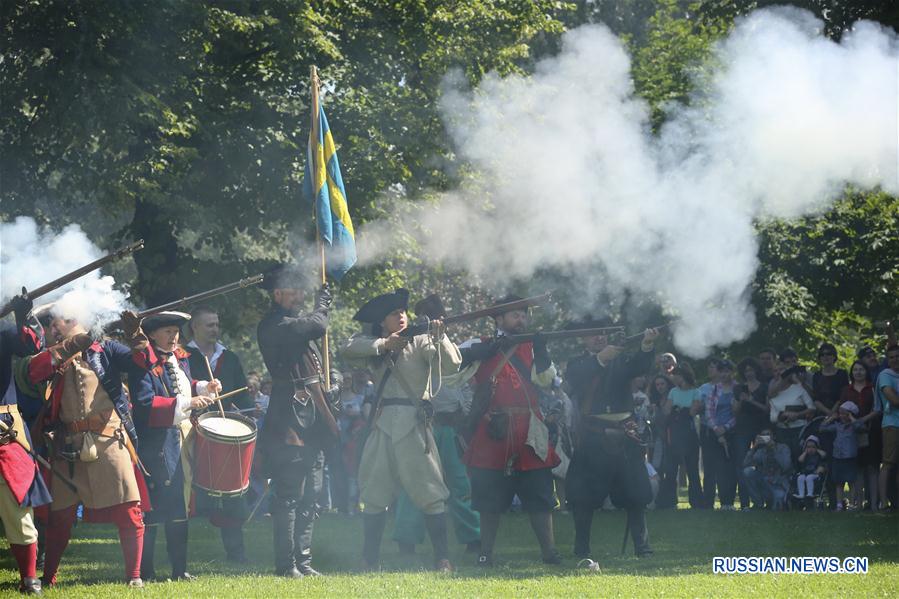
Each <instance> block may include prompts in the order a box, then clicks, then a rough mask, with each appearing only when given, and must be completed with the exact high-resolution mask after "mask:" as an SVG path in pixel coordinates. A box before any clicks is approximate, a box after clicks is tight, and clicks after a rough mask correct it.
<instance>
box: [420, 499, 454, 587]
mask: <svg viewBox="0 0 899 599" xmlns="http://www.w3.org/2000/svg"><path fill="white" fill-rule="evenodd" d="M425 528H426V529H427V530H428V536H429V537H431V545H433V546H434V568H435V569H436V570H438V571H440V572H452V570H453V566H452V564H450V561H449V540H448V538H447V533H446V512H444V513H442V514H425Z"/></svg>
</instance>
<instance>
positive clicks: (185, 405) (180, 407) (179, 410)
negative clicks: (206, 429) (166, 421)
mask: <svg viewBox="0 0 899 599" xmlns="http://www.w3.org/2000/svg"><path fill="white" fill-rule="evenodd" d="M175 400H176V403H175V417H174V418H173V419H172V424H173V425H177V424H178V423H180V422H181V421H182V420H187V419H188V418H189V417H190V396H188V395H182V394H180V393H179V394H178V395H176V396H175Z"/></svg>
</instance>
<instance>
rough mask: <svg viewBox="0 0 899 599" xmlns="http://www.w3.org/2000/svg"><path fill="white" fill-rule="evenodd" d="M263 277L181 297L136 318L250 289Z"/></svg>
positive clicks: (254, 277)
mask: <svg viewBox="0 0 899 599" xmlns="http://www.w3.org/2000/svg"><path fill="white" fill-rule="evenodd" d="M264 278H265V277H264V276H263V275H261V274H260V275H254V276H252V277H247V278H245V279H241V280H239V281H235V282H233V283H229V284H228V285H222V286H221V287H216V288H215V289H210V290H208V291H203V292H201V293H197V294H195V295H189V296H187V297H182V298H181V299H178V300H175V301H173V302H169V303H167V304H162V305H160V306H156V307H155V308H149V309H147V310H142V311H140V312H138V314H137V316H138V317H139V318H145V317H147V316H152V315H154V314H159V313H160V312H165V311H166V310H171V309H173V308H180V307H182V306H186V305H188V304H192V303H194V302H200V301H203V300H205V299H209V298H212V297H216V296H219V295H224V294H226V293H230V292H232V291H237V290H238V289H244V288H245V287H252V286H253V285H258V284H259V283H261V282H262V280H263V279H264Z"/></svg>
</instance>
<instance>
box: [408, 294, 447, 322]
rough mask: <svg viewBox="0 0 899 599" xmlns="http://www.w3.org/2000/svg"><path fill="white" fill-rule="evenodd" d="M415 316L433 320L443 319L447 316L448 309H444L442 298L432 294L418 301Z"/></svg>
mask: <svg viewBox="0 0 899 599" xmlns="http://www.w3.org/2000/svg"><path fill="white" fill-rule="evenodd" d="M415 314H416V315H418V316H427V317H428V318H431V319H436V318H443V317H444V316H446V308H444V307H443V302H442V301H441V300H440V296H439V295H437V294H436V293H432V294H431V295H429V296H428V297H426V298H424V299H421V300H418V302H417V303H416V304H415Z"/></svg>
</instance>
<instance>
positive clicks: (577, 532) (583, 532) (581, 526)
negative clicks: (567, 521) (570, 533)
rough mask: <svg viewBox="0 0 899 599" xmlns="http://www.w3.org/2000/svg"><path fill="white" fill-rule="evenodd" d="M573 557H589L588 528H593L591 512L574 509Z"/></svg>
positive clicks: (589, 510)
mask: <svg viewBox="0 0 899 599" xmlns="http://www.w3.org/2000/svg"><path fill="white" fill-rule="evenodd" d="M572 515H573V516H574V555H576V556H577V557H580V558H585V557H590V528H591V527H592V526H593V510H591V509H574V510H573V511H572Z"/></svg>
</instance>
